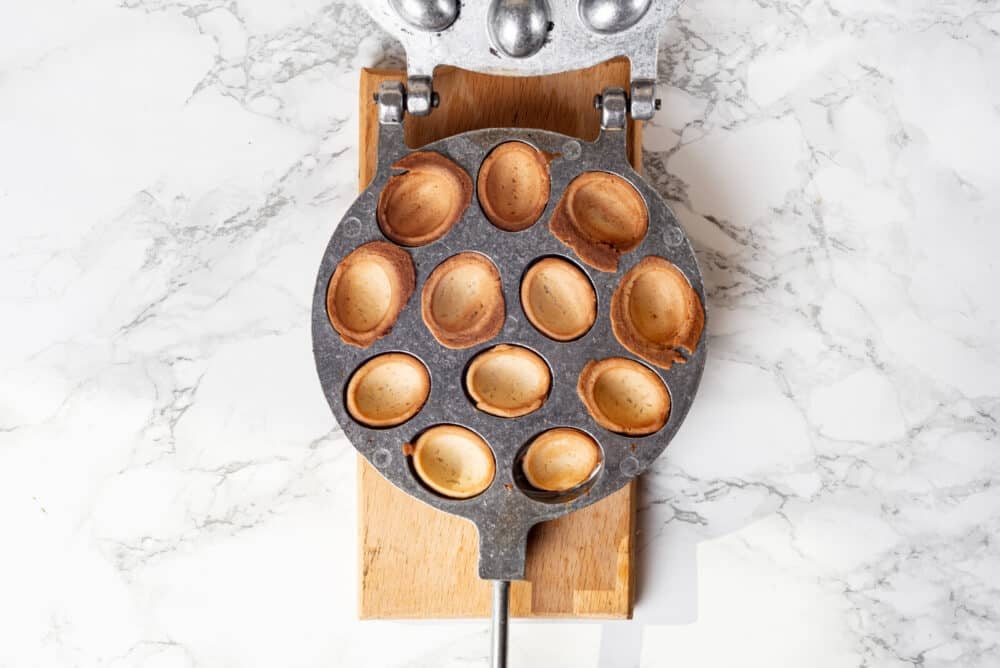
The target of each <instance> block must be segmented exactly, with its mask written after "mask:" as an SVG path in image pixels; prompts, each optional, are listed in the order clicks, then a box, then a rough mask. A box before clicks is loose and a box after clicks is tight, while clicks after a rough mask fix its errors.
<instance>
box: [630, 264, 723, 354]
mask: <svg viewBox="0 0 1000 668" xmlns="http://www.w3.org/2000/svg"><path fill="white" fill-rule="evenodd" d="M611 327H612V329H613V330H614V333H615V337H616V338H617V339H618V341H619V342H620V343H621V344H622V345H623V346H625V347H626V348H627V349H628V350H630V351H632V352H633V353H635V354H636V355H639V356H640V357H642V358H643V359H646V360H648V361H649V362H652V363H653V364H655V365H656V366H659V367H663V368H664V369H669V368H670V367H671V365H673V364H674V363H675V362H680V363H684V362H685V361H686V360H685V358H684V356H683V355H682V354H681V352H680V351H681V350H684V351H686V352H687V353H688V354H690V353H692V352H693V351H694V349H695V347H696V346H697V345H698V339H699V338H701V331H702V329H703V328H704V327H705V311H704V309H703V307H702V304H701V300H700V299H699V298H698V294H697V293H696V292H695V291H694V289H693V288H692V287H691V284H690V283H689V282H688V280H687V277H685V276H684V274H682V273H681V271H680V270H679V269H678V268H677V267H675V266H674V265H673V264H672V263H670V262H668V261H667V260H664V259H663V258H661V257H655V256H650V257H647V258H643V260H642V261H641V262H639V264H637V265H636V266H635V267H633V268H632V269H631V270H629V272H628V273H627V274H625V276H624V277H623V278H622V280H621V283H619V284H618V287H617V288H616V289H615V292H614V295H613V296H612V297H611Z"/></svg>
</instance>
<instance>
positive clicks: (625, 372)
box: [576, 357, 670, 436]
mask: <svg viewBox="0 0 1000 668" xmlns="http://www.w3.org/2000/svg"><path fill="white" fill-rule="evenodd" d="M576 391H577V393H578V394H579V395H580V399H581V400H582V401H583V405H584V406H586V407H587V411H588V412H589V413H590V415H591V416H592V417H593V418H594V420H596V421H597V424H599V425H601V426H602V427H604V428H605V429H607V430H608V431H613V432H617V433H619V434H628V435H630V436H645V435H647V434H652V433H654V432H657V431H659V430H660V429H662V428H663V425H665V424H666V423H667V417H668V416H669V415H670V393H669V392H668V391H667V387H666V386H665V385H664V384H663V381H662V380H660V377H659V376H657V375H656V374H655V373H654V372H653V371H652V370H651V369H649V368H647V367H645V366H643V365H642V364H639V363H638V362H636V361H634V360H630V359H626V358H624V357H609V358H608V359H603V360H600V361H591V362H588V363H587V365H586V366H585V367H583V371H581V372H580V379H579V381H578V382H577V385H576Z"/></svg>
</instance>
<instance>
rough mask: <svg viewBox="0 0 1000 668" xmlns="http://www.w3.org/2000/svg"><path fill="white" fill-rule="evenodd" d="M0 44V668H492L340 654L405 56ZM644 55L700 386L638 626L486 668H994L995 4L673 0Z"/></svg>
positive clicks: (369, 652) (646, 495)
mask: <svg viewBox="0 0 1000 668" xmlns="http://www.w3.org/2000/svg"><path fill="white" fill-rule="evenodd" d="M0 15H2V16H3V18H4V20H3V21H2V22H0V25H2V26H3V28H0V30H3V31H4V32H3V37H4V38H3V39H0V146H3V158H2V159H0V220H2V221H3V224H2V225H0V278H2V281H0V285H2V287H0V318H2V320H0V322H3V324H4V330H3V331H4V334H3V343H4V345H3V346H2V347H0V369H2V373H0V526H2V527H3V528H4V529H3V530H4V532H5V535H4V538H5V540H4V557H3V559H2V561H0V592H2V596H0V628H2V629H3V633H2V637H3V641H2V642H0V665H3V666H8V665H10V666H70V665H72V666H111V667H115V668H119V667H123V666H171V667H173V666H178V667H186V666H219V665H239V666H276V665H295V666H330V665H345V666H352V667H355V666H373V667H374V666H379V667H382V666H435V667H439V666H475V665H482V663H483V661H484V659H485V651H486V648H487V642H486V639H487V629H486V624H484V623H479V622H464V623H453V622H425V623H364V624H362V623H359V622H357V621H355V619H354V617H355V613H354V596H355V592H354V587H355V585H354V577H355V567H356V565H355V557H354V540H355V526H354V522H355V520H354V517H355V514H354V507H355V506H354V494H355V489H354V451H353V449H352V448H350V447H349V445H348V444H347V443H346V442H345V440H344V439H343V436H342V435H341V434H340V432H339V430H338V429H337V428H336V427H335V425H334V423H333V420H332V418H331V416H330V414H329V410H328V408H327V406H326V404H325V400H324V399H323V396H322V393H321V392H320V390H319V387H318V383H317V381H316V378H315V372H314V369H313V365H312V357H311V347H310V337H309V327H308V322H309V307H310V297H311V289H312V283H313V280H314V278H315V276H314V272H315V267H316V266H317V263H318V261H319V258H320V256H321V254H322V252H323V248H324V246H325V243H326V241H327V239H328V238H329V236H330V232H331V229H332V225H333V224H334V223H335V221H337V220H338V219H339V218H340V215H341V214H342V212H343V211H344V210H345V209H346V207H347V206H348V205H349V203H350V202H351V201H352V200H353V198H354V194H355V192H356V177H355V172H356V162H357V139H356V136H357V125H356V108H357V99H356V87H357V71H358V69H359V68H360V67H362V66H368V65H376V64H383V65H385V64H390V65H391V64H398V63H399V62H401V58H402V54H401V53H400V51H399V49H398V46H396V45H394V44H393V43H392V42H391V41H390V40H389V39H388V38H387V37H385V36H384V35H383V34H382V33H380V32H379V31H378V29H377V28H376V27H375V26H374V24H373V23H372V22H371V21H370V20H368V19H367V17H366V15H365V13H364V11H363V10H361V9H360V8H358V7H356V6H354V5H353V4H350V3H338V2H334V3H329V2H319V1H318V0H298V1H297V2H291V3H274V2H266V1H265V0H236V1H235V2H218V1H215V0H208V1H205V2H183V1H181V2H158V1H145V2H142V1H136V0H126V1H125V2H121V3H111V2H107V3H86V4H84V3H73V2H68V1H59V2H54V3H19V4H17V6H14V5H11V6H10V7H5V8H4V9H3V10H2V13H0ZM661 43H662V45H663V46H662V48H661V53H660V71H661V81H660V86H661V88H660V93H661V94H662V96H663V100H664V104H663V110H662V111H661V112H660V113H659V114H658V115H657V117H656V119H655V120H654V121H653V122H652V123H650V124H649V125H648V126H647V133H646V139H645V156H646V157H645V168H646V170H645V171H646V176H647V178H649V179H650V180H651V181H652V182H653V183H654V184H655V185H656V187H657V189H658V190H659V192H660V193H661V194H663V195H664V197H666V198H667V199H668V201H669V202H670V204H671V207H672V208H673V209H674V211H675V213H676V214H677V216H678V218H679V219H680V221H681V223H682V225H683V226H684V227H685V229H686V230H687V232H688V235H689V236H690V237H691V238H692V241H693V243H694V246H695V250H696V253H697V255H698V258H699V262H700V263H701V267H702V271H703V275H704V280H705V288H706V291H707V293H708V300H709V301H708V307H709V309H710V315H711V317H710V320H709V330H708V335H709V336H710V337H711V338H710V341H709V350H710V354H709V357H708V361H707V365H706V370H705V376H704V379H703V382H702V386H701V389H700V391H699V399H698V401H697V402H695V404H694V407H693V408H692V411H691V413H690V414H689V416H688V418H687V421H686V422H685V424H684V427H683V429H682V430H681V431H680V433H679V434H678V436H677V438H676V439H675V440H674V442H673V443H672V444H671V446H670V448H669V449H668V451H667V453H666V454H665V456H664V457H663V458H661V459H660V460H659V461H658V462H657V464H656V465H655V467H654V471H653V472H652V473H651V474H650V475H647V476H646V477H645V478H644V481H643V487H642V500H641V509H640V525H641V534H640V555H639V557H640V561H641V566H642V569H641V576H640V583H639V584H640V599H639V604H638V608H637V612H636V620H635V621H634V622H632V623H630V624H620V623H614V624H606V625H600V626H598V625H595V624H592V623H579V622H567V621H561V622H555V623H517V624H515V625H514V626H513V628H512V650H513V652H514V655H513V656H512V665H523V666H533V665H538V666H560V665H566V666H570V665H572V666H597V665H602V666H635V665H639V666H642V667H644V668H646V667H654V666H669V665H684V666H691V667H701V666H704V667H711V668H715V667H717V666H732V665H741V666H804V665H808V666H819V667H827V666H830V667H834V666H836V667H840V666H868V667H876V666H878V667H890V668H896V667H904V668H905V667H907V666H927V667H930V666H948V667H952V666H969V667H976V668H980V667H982V668H991V667H992V666H995V665H997V664H998V663H1000V648H998V647H1000V645H998V642H1000V638H998V632H997V629H998V628H1000V621H998V618H1000V609H998V608H1000V602H998V601H1000V591H998V585H997V583H998V582H1000V548H998V547H997V541H996V535H997V533H998V530H1000V485H998V484H996V479H997V475H998V472H1000V450H998V438H997V429H998V427H997V419H998V416H1000V299H998V298H997V295H996V285H997V284H998V278H1000V277H998V268H997V261H996V259H995V251H994V249H995V248H996V246H997V245H998V242H1000V231H998V229H997V227H996V222H997V220H998V219H1000V171H998V170H997V169H996V167H995V164H994V163H995V159H996V156H997V155H998V154H1000V123H998V120H1000V118H998V117H1000V76H998V74H1000V71H998V70H1000V67H998V63H1000V6H998V5H997V3H995V2H975V1H973V0H956V1H952V2H935V3H932V2H928V1H926V0H917V1H915V2H910V3H880V4H874V3H866V2H858V1H848V0H826V1H823V2H810V1H805V2H757V3H733V2H726V1H723V0H691V1H690V2H688V3H687V4H686V5H684V6H683V8H682V9H681V11H680V13H679V15H678V16H677V17H675V18H674V19H672V20H671V21H670V22H668V23H667V24H666V25H665V26H664V28H663V32H662V34H661ZM598 631H600V632H598Z"/></svg>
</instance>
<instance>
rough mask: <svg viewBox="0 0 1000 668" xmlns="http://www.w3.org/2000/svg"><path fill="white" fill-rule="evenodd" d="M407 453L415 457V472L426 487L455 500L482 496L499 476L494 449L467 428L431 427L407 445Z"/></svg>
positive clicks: (405, 448)
mask: <svg viewBox="0 0 1000 668" xmlns="http://www.w3.org/2000/svg"><path fill="white" fill-rule="evenodd" d="M403 451H404V452H405V453H406V454H408V455H411V456H412V457H413V460H412V461H413V470H414V472H415V473H416V474H417V477H418V478H419V479H420V480H421V481H422V482H423V483H424V484H425V485H427V486H428V487H430V488H431V489H432V490H434V491H435V492H437V493H438V494H441V495H442V496H447V497H449V498H452V499H468V498H471V497H473V496H476V495H477V494H480V493H482V492H483V491H485V490H486V488H487V487H489V486H490V484H491V483H492V482H493V478H494V476H495V475H496V459H495V458H494V456H493V451H492V450H491V449H490V446H489V445H488V444H487V443H486V441H484V440H483V438H482V437H481V436H480V435H479V434H477V433H475V432H474V431H472V430H470V429H466V428H465V427H459V426H457V425H450V424H446V425H438V426H435V427H431V428H430V429H428V430H426V431H424V432H423V433H422V434H420V436H418V437H417V440H416V441H415V442H414V443H413V444H412V445H411V444H409V443H407V444H406V445H404V446H403Z"/></svg>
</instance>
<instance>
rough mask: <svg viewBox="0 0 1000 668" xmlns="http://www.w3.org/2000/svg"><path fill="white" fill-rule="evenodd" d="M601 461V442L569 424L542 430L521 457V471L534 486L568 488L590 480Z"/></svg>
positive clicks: (545, 489) (558, 489) (553, 488)
mask: <svg viewBox="0 0 1000 668" xmlns="http://www.w3.org/2000/svg"><path fill="white" fill-rule="evenodd" d="M600 465H601V446H599V445H598V444H597V441H595V440H594V439H593V438H591V437H590V436H589V435H588V434H586V433H584V432H582V431H580V430H578V429H572V428H570V427H557V428H555V429H549V430H548V431H545V432H542V433H541V434H539V435H538V436H536V437H535V439H534V440H532V441H531V443H530V444H528V447H527V449H525V451H524V454H523V456H522V457H521V459H520V467H521V472H522V473H523V474H524V477H525V479H526V480H527V481H528V484H530V485H531V486H532V487H533V488H534V489H536V490H541V491H544V492H567V491H569V490H572V489H574V488H577V487H579V486H580V485H582V484H583V483H585V482H587V481H588V480H590V479H591V478H592V477H593V476H594V474H595V473H596V472H597V470H598V468H599V467H600Z"/></svg>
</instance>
